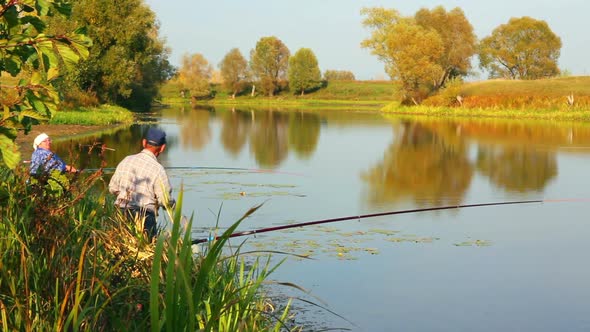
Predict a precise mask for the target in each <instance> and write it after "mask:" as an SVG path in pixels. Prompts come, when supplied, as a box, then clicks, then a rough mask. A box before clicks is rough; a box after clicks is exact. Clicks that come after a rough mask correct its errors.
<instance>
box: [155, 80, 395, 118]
mask: <svg viewBox="0 0 590 332" xmlns="http://www.w3.org/2000/svg"><path fill="white" fill-rule="evenodd" d="M213 89H214V90H215V91H216V92H215V97H214V98H211V99H208V100H202V101H198V102H197V103H198V104H208V105H224V106H232V105H235V106H252V107H281V108H303V107H305V108H314V109H317V108H325V109H328V108H330V109H343V110H349V109H363V110H372V111H378V110H379V109H380V108H381V107H383V106H385V105H387V104H388V103H390V102H392V101H394V100H395V96H394V93H395V91H396V89H395V87H394V85H393V84H392V83H391V82H388V81H334V82H328V83H327V84H326V86H325V87H323V88H321V89H319V90H317V91H314V92H310V93H307V94H305V95H303V96H301V95H300V94H293V93H292V92H290V91H283V92H281V93H279V94H277V95H275V96H273V97H268V96H264V95H262V94H260V93H259V92H258V93H256V94H255V96H251V95H250V94H249V93H248V92H244V93H243V94H241V95H238V96H236V98H235V99H232V98H231V96H230V95H229V94H228V93H227V92H225V91H224V90H223V88H222V87H221V86H219V85H215V86H213ZM161 94H162V99H161V103H163V104H187V105H188V104H190V103H191V100H190V99H189V98H182V97H181V93H180V87H179V86H178V84H176V83H175V82H172V81H171V82H168V83H167V84H165V85H164V86H163V87H162V90H161Z"/></svg>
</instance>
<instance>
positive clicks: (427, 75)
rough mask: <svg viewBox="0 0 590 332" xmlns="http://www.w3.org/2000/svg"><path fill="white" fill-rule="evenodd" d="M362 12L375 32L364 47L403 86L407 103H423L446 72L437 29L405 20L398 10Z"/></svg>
mask: <svg viewBox="0 0 590 332" xmlns="http://www.w3.org/2000/svg"><path fill="white" fill-rule="evenodd" d="M361 13H362V14H363V15H366V16H367V17H366V18H365V19H364V21H363V25H364V26H366V27H368V28H370V29H373V31H372V34H371V38H368V39H365V40H363V42H362V43H361V46H362V47H365V48H369V49H371V53H372V54H374V55H377V56H378V57H379V59H380V60H381V61H383V62H384V63H385V70H386V72H387V74H388V75H389V77H390V78H391V79H392V80H395V81H398V82H399V83H400V86H401V88H400V92H401V94H402V99H403V101H404V102H412V103H414V104H418V103H420V102H421V101H422V100H423V99H424V98H426V97H427V96H428V95H429V94H430V93H431V92H432V91H433V90H435V88H436V82H437V81H438V80H439V78H440V77H441V76H442V75H443V73H444V70H443V68H442V66H441V65H440V58H441V57H442V55H443V54H444V44H443V40H442V38H441V37H440V35H439V34H438V33H437V32H436V30H434V29H427V28H424V27H422V26H420V25H418V24H417V23H416V22H415V20H414V19H412V18H404V17H401V16H400V15H399V13H398V12H397V11H395V10H389V9H384V8H368V9H367V8H364V9H363V10H362V12H361Z"/></svg>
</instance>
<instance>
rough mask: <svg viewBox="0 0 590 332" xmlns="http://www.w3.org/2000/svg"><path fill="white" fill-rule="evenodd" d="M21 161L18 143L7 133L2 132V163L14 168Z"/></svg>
mask: <svg viewBox="0 0 590 332" xmlns="http://www.w3.org/2000/svg"><path fill="white" fill-rule="evenodd" d="M19 161H20V152H19V151H18V145H16V143H14V141H13V140H11V139H10V138H9V137H7V136H6V135H4V134H0V165H1V164H4V165H6V167H8V168H10V169H14V168H16V166H17V165H18V163H19Z"/></svg>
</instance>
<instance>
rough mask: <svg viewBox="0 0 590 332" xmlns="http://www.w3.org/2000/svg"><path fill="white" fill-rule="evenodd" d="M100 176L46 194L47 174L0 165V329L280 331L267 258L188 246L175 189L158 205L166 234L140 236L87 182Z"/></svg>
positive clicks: (73, 180) (219, 244)
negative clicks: (268, 289) (167, 222)
mask: <svg viewBox="0 0 590 332" xmlns="http://www.w3.org/2000/svg"><path fill="white" fill-rule="evenodd" d="M100 179H101V176H100V172H99V173H95V174H92V175H91V176H89V177H81V176H79V175H75V176H73V177H68V178H67V180H68V181H67V186H66V187H65V188H64V189H65V190H62V191H54V190H51V187H48V186H47V185H46V183H47V182H48V179H43V178H42V179H39V182H34V181H30V179H28V176H27V174H26V172H25V171H24V170H17V171H11V170H7V169H0V203H1V204H0V330H2V331H14V330H19V331H44V330H56V331H63V330H67V331H114V330H116V331H145V330H152V331H162V330H165V331H179V330H190V331H195V330H204V331H238V330H240V331H261V330H280V329H289V328H286V327H285V326H286V325H285V324H284V321H285V320H286V317H287V316H286V315H287V313H288V306H287V308H286V309H285V310H284V311H283V312H282V314H281V317H275V316H274V315H276V314H275V313H272V312H269V310H268V309H269V308H270V306H267V301H268V300H267V298H266V297H265V296H264V292H263V291H264V289H263V282H264V281H265V280H266V278H268V276H269V274H270V273H271V272H272V271H273V270H274V268H276V266H275V267H272V268H271V267H270V265H269V260H267V261H266V262H265V263H260V261H259V260H258V259H254V260H253V263H251V264H249V263H248V261H246V260H245V259H244V257H243V256H241V255H240V254H239V252H234V253H230V254H228V253H227V250H224V248H225V246H226V243H227V237H221V238H220V239H219V240H217V241H215V242H213V243H211V244H210V245H209V246H208V247H207V248H206V249H207V250H206V252H205V253H202V254H195V253H193V250H192V248H191V244H190V243H191V241H190V240H191V239H190V233H191V232H190V231H187V230H186V229H184V230H183V229H182V228H181V226H180V218H181V217H180V216H181V210H182V196H181V197H180V198H179V200H178V201H179V203H178V205H179V206H178V207H177V209H176V211H175V212H174V213H173V212H172V211H167V214H168V215H169V216H170V217H171V218H172V220H173V221H174V222H173V226H172V229H171V231H170V233H169V234H168V233H163V234H162V235H160V236H159V237H158V239H157V241H156V243H155V244H154V243H149V242H148V241H147V239H146V238H145V237H144V235H143V234H142V232H141V230H140V229H139V228H138V227H136V225H135V224H134V223H130V222H128V221H127V220H126V219H125V218H124V217H123V216H121V215H120V214H119V213H118V211H117V210H116V209H114V207H113V204H112V203H113V202H112V197H110V196H108V195H105V193H102V192H98V191H96V190H94V189H92V188H95V187H93V184H94V183H95V182H96V181H99V180H100ZM64 183H65V181H64ZM254 211H255V208H254V209H252V210H251V211H248V213H247V214H246V215H245V216H244V218H245V217H246V216H247V215H248V214H250V213H253V212H254ZM191 222H192V219H191ZM238 224H239V221H238V222H237V223H236V224H234V225H233V226H232V227H230V228H229V229H228V230H227V231H226V234H229V233H230V232H232V231H233V230H235V229H236V227H237V226H238ZM188 227H189V228H188V229H190V223H189V224H188Z"/></svg>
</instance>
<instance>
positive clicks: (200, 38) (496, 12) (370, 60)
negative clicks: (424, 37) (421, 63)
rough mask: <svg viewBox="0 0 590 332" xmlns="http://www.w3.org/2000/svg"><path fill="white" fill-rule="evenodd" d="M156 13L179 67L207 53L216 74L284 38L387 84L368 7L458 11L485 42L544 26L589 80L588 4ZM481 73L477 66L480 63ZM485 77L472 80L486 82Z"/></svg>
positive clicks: (353, 4) (328, 63)
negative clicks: (501, 32)
mask: <svg viewBox="0 0 590 332" xmlns="http://www.w3.org/2000/svg"><path fill="white" fill-rule="evenodd" d="M145 3H146V4H147V5H148V6H150V7H151V9H152V10H153V11H154V12H155V13H156V17H157V19H158V21H159V23H160V36H161V37H163V38H164V39H165V40H166V45H167V46H168V47H169V48H170V49H171V54H170V61H171V62H172V64H173V65H175V66H179V64H180V59H181V57H182V56H183V55H184V54H195V53H201V54H202V55H203V56H204V57H205V58H206V59H207V60H208V61H209V63H210V64H211V65H212V66H213V67H214V68H215V69H217V68H218V64H219V63H220V62H221V60H222V59H223V57H224V56H225V55H226V54H227V53H228V52H229V51H230V50H231V49H232V48H235V47H237V48H238V49H239V50H240V51H241V53H242V55H243V56H244V57H245V58H246V59H249V54H250V50H252V49H253V48H255V47H256V42H257V41H258V40H259V39H260V38H262V37H268V36H275V37H277V38H279V39H280V40H281V41H282V42H283V43H284V44H285V45H286V46H287V47H288V48H289V50H290V52H291V54H294V53H295V52H296V51H297V50H298V49H300V48H302V47H306V48H310V49H311V50H312V51H313V52H314V54H315V55H316V57H317V59H318V63H319V66H320V69H321V71H322V73H323V72H325V71H326V70H347V71H351V72H352V73H353V74H354V75H355V77H356V79H359V80H370V79H388V77H387V75H386V74H385V71H384V65H383V63H381V62H379V60H378V59H377V58H376V57H375V56H374V55H371V53H370V50H368V49H363V48H361V47H360V43H361V41H362V40H363V39H366V38H368V37H369V36H370V31H369V30H368V29H366V28H364V27H363V26H362V23H361V22H362V20H363V17H362V16H361V15H360V11H361V9H362V8H363V7H384V8H390V9H396V10H398V11H399V12H400V13H401V14H402V15H404V16H413V15H414V13H416V11H417V10H419V9H420V8H429V9H432V8H434V7H436V6H443V7H444V8H445V9H447V10H451V9H453V8H455V7H459V8H461V9H462V10H463V12H464V13H465V16H466V18H467V19H468V20H469V22H470V23H471V25H472V26H473V28H474V32H475V34H476V36H477V37H478V38H479V39H482V38H485V37H486V36H489V35H490V34H491V33H492V31H493V30H494V29H495V28H496V27H498V26H499V25H501V24H504V23H507V22H508V20H509V19H510V18H512V17H522V16H530V17H532V18H535V19H538V20H544V21H546V22H547V23H548V24H549V27H550V28H551V30H552V31H553V32H554V33H555V34H556V35H557V36H559V37H560V38H561V41H562V48H561V56H560V59H559V67H560V69H562V70H567V71H568V72H569V73H571V74H572V75H589V74H590V37H589V34H588V33H589V31H590V20H588V19H587V15H588V14H589V13H590V1H589V0H494V1H490V0H485V1H482V0H432V1H431V0H412V1H408V0H390V1H382V0H291V1H287V0H208V1H203V0H145ZM475 67H476V69H477V61H475ZM485 78H486V77H485V74H482V73H479V74H476V75H475V76H473V77H472V78H471V79H475V80H477V79H485Z"/></svg>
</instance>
